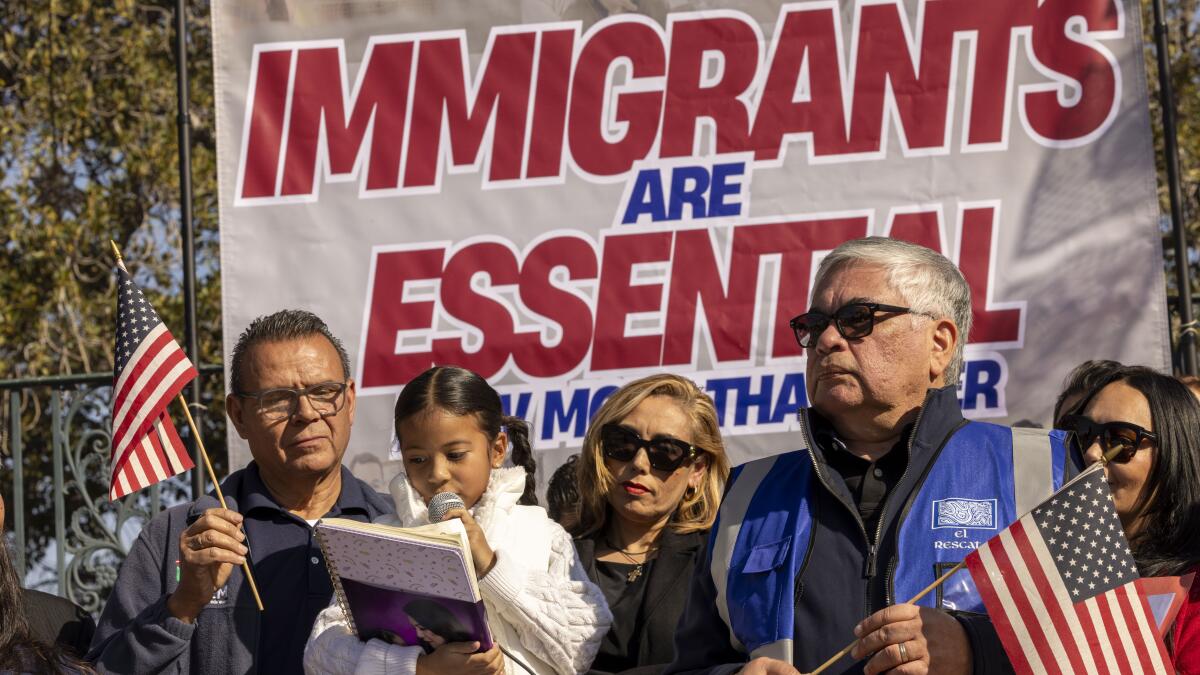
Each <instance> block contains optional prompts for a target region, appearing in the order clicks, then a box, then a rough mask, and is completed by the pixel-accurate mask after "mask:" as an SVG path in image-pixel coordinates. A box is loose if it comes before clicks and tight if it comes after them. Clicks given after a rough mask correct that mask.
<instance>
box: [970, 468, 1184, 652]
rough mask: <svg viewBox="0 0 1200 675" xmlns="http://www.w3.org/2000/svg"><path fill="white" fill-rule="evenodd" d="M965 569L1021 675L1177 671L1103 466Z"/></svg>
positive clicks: (1008, 531) (1000, 538)
mask: <svg viewBox="0 0 1200 675" xmlns="http://www.w3.org/2000/svg"><path fill="white" fill-rule="evenodd" d="M966 563H967V568H968V569H969V570H970V572H971V577H972V578H973V579H974V580H975V585H976V586H977V587H978V588H979V591H980V594H981V595H982V597H983V601H984V604H985V605H986V606H987V609H988V614H990V615H991V617H992V621H993V623H994V624H995V626H996V631H997V632H998V633H999V634H1000V640H1001V642H1002V643H1003V644H1004V649H1005V651H1006V652H1008V656H1009V658H1010V659H1011V660H1012V663H1013V667H1014V669H1015V670H1016V672H1018V673H1063V674H1064V675H1067V674H1070V673H1170V672H1173V670H1172V669H1171V660H1170V657H1168V655H1167V652H1166V649H1165V648H1164V647H1163V643H1162V639H1161V638H1160V637H1159V634H1158V631H1157V629H1156V627H1155V625H1156V624H1155V621H1154V617H1153V615H1152V614H1151V612H1150V607H1149V605H1148V604H1147V603H1146V601H1145V599H1144V598H1143V597H1142V595H1141V593H1140V592H1139V591H1138V587H1137V584H1136V583H1135V582H1136V581H1137V579H1138V571H1137V565H1136V564H1135V563H1134V560H1133V555H1132V554H1131V553H1130V551H1129V544H1128V542H1127V541H1126V539H1125V534H1124V532H1123V531H1122V530H1121V521H1120V519H1119V518H1118V517H1117V512H1116V509H1115V508H1114V506H1113V501H1112V493H1111V492H1110V491H1109V489H1108V484H1107V483H1106V482H1105V479H1104V471H1103V468H1102V467H1101V466H1100V465H1099V464H1096V465H1094V466H1092V467H1090V468H1088V469H1087V470H1086V471H1084V472H1083V473H1082V474H1080V475H1079V476H1077V477H1076V478H1075V479H1074V480H1072V481H1071V482H1070V483H1068V484H1067V485H1065V486H1063V488H1062V489H1061V490H1059V491H1058V492H1057V493H1055V494H1054V495H1053V496H1052V497H1050V499H1049V500H1047V501H1046V502H1044V503H1043V504H1042V505H1041V506H1039V507H1037V508H1036V509H1034V510H1033V511H1032V512H1031V513H1029V514H1027V515H1026V516H1024V517H1023V518H1021V519H1020V520H1018V521H1017V522H1015V523H1013V524H1012V525H1011V526H1009V527H1008V528H1007V529H1005V530H1004V531H1002V532H1001V533H1000V534H998V535H996V536H995V537H992V538H991V539H990V540H988V541H987V543H985V544H984V545H983V546H980V547H979V549H978V550H976V551H974V552H972V553H971V554H970V555H969V556H967V560H966Z"/></svg>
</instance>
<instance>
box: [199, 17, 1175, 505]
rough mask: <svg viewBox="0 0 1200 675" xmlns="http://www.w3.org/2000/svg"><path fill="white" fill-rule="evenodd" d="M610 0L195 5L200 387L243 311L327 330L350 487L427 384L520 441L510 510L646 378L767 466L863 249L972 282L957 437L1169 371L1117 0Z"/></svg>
mask: <svg viewBox="0 0 1200 675" xmlns="http://www.w3.org/2000/svg"><path fill="white" fill-rule="evenodd" d="M610 4H611V5H614V6H615V5H616V4H617V3H610V2H606V1H605V0H522V1H519V2H518V1H516V0H514V1H512V2H500V1H498V0H497V1H493V2H480V1H478V0H474V1H468V0H436V1H435V0H409V1H399V2H375V1H370V2H368V1H365V0H363V1H353V2H328V1H327V0H286V1H284V0H278V1H274V2H267V3H254V4H251V3H242V2H235V1H232V0H218V1H216V2H214V3H213V19H214V31H215V47H216V48H215V60H216V83H217V107H218V109H217V115H218V120H217V121H218V157H219V180H220V202H221V265H222V267H221V271H222V288H223V292H224V308H223V312H224V339H225V355H226V363H228V362H229V354H230V352H231V349H232V346H233V344H234V341H235V340H236V338H237V336H238V334H239V333H240V332H241V331H242V330H244V328H245V327H246V326H247V324H248V323H249V322H250V321H251V320H252V319H253V318H254V317H256V316H259V315H262V314H267V313H270V312H273V311H276V310H278V309H282V308H287V307H299V308H305V309H309V310H311V311H313V312H315V313H317V314H318V315H320V316H321V317H323V318H324V319H325V320H326V321H328V322H329V324H330V326H331V327H332V329H333V331H334V333H336V334H337V335H338V336H340V337H341V338H342V339H343V340H344V341H345V343H346V345H347V347H348V349H349V350H350V352H351V357H352V359H353V362H354V364H355V373H354V377H355V379H356V381H357V382H358V386H359V399H358V402H359V403H358V417H357V421H356V423H355V430H354V434H353V439H352V441H351V446H350V450H349V451H348V453H347V464H348V465H350V466H351V467H352V468H353V469H354V470H355V471H356V473H358V475H360V476H362V477H363V478H365V479H368V480H371V481H373V482H375V483H376V484H377V485H380V486H382V485H383V484H384V483H385V482H386V480H387V478H389V477H390V476H391V475H392V474H393V473H394V472H395V471H396V467H395V466H393V465H390V464H389V462H390V461H393V458H390V457H389V446H390V441H391V431H390V429H391V410H392V404H393V401H394V398H395V394H396V393H397V392H398V391H399V390H400V389H401V387H403V385H404V383H405V382H407V381H408V380H409V379H411V378H412V377H413V376H414V375H416V374H417V373H420V372H421V371H423V370H425V369H426V368H428V367H430V366H432V365H434V364H457V365H461V366H464V367H467V368H471V369H472V370H475V371H476V372H479V373H480V374H482V375H484V376H486V377H487V378H488V379H489V380H490V381H491V382H492V383H493V384H494V385H496V387H497V388H498V390H499V391H501V393H502V394H503V396H504V400H505V404H506V405H507V406H508V407H509V409H510V411H511V412H513V413H515V414H518V415H520V416H522V417H524V418H525V419H527V420H529V421H530V423H531V424H532V427H533V436H534V443H535V446H536V448H537V449H539V450H540V451H541V452H540V460H541V462H542V467H544V469H545V471H539V473H540V474H541V475H539V477H538V478H539V482H540V483H541V484H542V485H544V484H545V481H546V478H547V476H548V475H549V470H550V469H552V468H553V467H554V466H556V465H557V464H558V463H559V462H561V461H562V460H563V459H564V458H565V457H566V456H567V455H568V454H570V453H572V452H575V451H577V448H578V444H579V442H580V439H581V438H582V435H583V431H584V428H585V425H586V423H587V420H588V418H589V416H590V415H591V413H592V412H594V411H595V410H596V408H597V407H598V405H599V404H600V402H601V401H602V400H603V399H604V397H605V396H607V395H608V394H609V393H610V392H611V391H612V390H613V389H614V388H615V387H616V386H617V385H619V384H620V383H621V382H623V381H627V380H628V379H630V378H633V377H637V376H640V375H643V374H646V373H651V372H659V371H673V372H680V373H686V374H688V375H689V376H690V377H692V378H693V379H694V380H695V381H696V382H698V383H699V384H700V385H701V386H703V387H704V388H706V389H707V390H708V391H709V393H710V394H711V395H712V396H713V399H714V400H715V402H716V404H717V407H718V409H719V411H720V412H721V415H722V425H723V428H724V429H725V431H726V433H727V434H728V436H727V437H728V440H729V446H730V453H731V455H732V458H733V459H734V461H735V462H740V461H743V460H746V459H748V458H750V457H752V456H757V455H762V454H766V453H772V452H777V451H780V450H784V449H789V448H791V447H793V446H794V445H795V443H796V439H795V437H794V435H793V434H792V433H790V432H792V431H793V429H794V422H793V419H794V416H793V414H792V413H793V412H794V411H795V410H796V408H797V407H800V406H804V405H806V395H805V386H804V374H803V373H804V355H803V353H802V350H800V348H799V347H798V346H797V345H796V342H795V340H794V338H793V337H792V334H791V331H790V329H789V327H788V320H789V319H790V318H791V317H793V316H795V315H797V314H800V313H802V312H804V311H805V310H806V309H807V305H808V299H809V295H810V291H811V288H810V285H811V278H812V275H813V272H814V271H815V268H816V264H817V263H818V262H819V261H820V258H821V256H822V255H823V254H824V253H826V252H827V251H828V250H830V249H832V248H833V247H835V246H836V245H837V244H839V243H840V242H842V241H845V240H847V239H851V238H855V237H861V236H864V235H868V234H881V235H887V236H892V237H898V238H903V239H907V240H911V241H915V242H918V243H921V244H924V245H927V246H930V247H931V248H934V249H937V250H940V251H942V252H943V253H944V254H946V255H947V256H948V257H949V258H951V259H952V260H954V261H955V262H956V263H957V264H958V265H959V267H960V268H961V269H962V271H963V273H964V275H965V276H966V278H967V280H968V282H969V283H970V284H971V288H972V293H973V301H974V307H975V327H974V329H973V330H972V333H971V336H970V343H969V345H968V347H967V364H966V368H965V369H964V373H963V380H962V382H961V384H960V397H961V399H962V406H963V410H964V412H965V413H966V414H967V416H969V417H975V418H989V419H995V420H998V421H1005V420H1007V421H1016V420H1021V419H1030V420H1034V421H1036V422H1039V423H1045V422H1047V421H1048V419H1049V416H1050V407H1051V405H1052V403H1053V400H1054V398H1055V396H1056V395H1057V393H1058V389H1059V386H1060V384H1061V381H1062V379H1063V377H1064V376H1065V374H1066V373H1067V372H1068V371H1069V370H1070V369H1071V368H1072V367H1073V366H1075V365H1076V364H1078V363H1079V362H1081V361H1083V360H1085V359H1089V358H1113V359H1117V360H1120V361H1124V362H1128V363H1141V364H1148V365H1150V366H1154V367H1165V366H1166V365H1167V363H1168V354H1169V341H1168V336H1167V325H1168V319H1167V310H1166V299H1165V289H1164V282H1163V272H1162V251H1161V245H1160V241H1159V237H1160V231H1159V214H1158V207H1157V200H1156V196H1155V174H1154V164H1153V154H1152V153H1153V150H1152V144H1151V135H1150V123H1149V117H1148V106H1147V100H1146V86H1145V81H1144V77H1145V75H1144V66H1143V62H1142V47H1141V39H1140V36H1141V27H1140V25H1139V14H1138V11H1139V9H1138V6H1137V4H1136V3H1132V2H1122V0H1042V1H1041V2H1038V1H1037V0H997V1H992V2H979V1H978V0H925V1H913V2H901V1H897V0H860V1H859V2H852V1H850V0H845V1H843V2H841V3H840V4H839V3H837V2H833V1H832V0H815V1H812V2H799V3H788V4H782V3H777V2H768V1H765V0H764V1H754V0H743V1H741V2H716V1H715V0H714V1H711V2H706V1H703V0H698V1H696V2H688V1H677V0H666V1H664V0H657V1H654V2H650V1H638V2H635V3H634V4H636V5H637V6H638V7H639V10H640V11H639V12H636V13H620V14H617V13H612V14H610V13H609V10H608V7H609V5H610ZM231 436H232V435H231ZM248 459H249V454H248V450H247V449H246V448H245V447H244V445H242V444H241V442H240V441H239V440H237V439H231V445H230V464H231V466H232V467H239V466H242V465H243V464H244V463H245V462H246V461H248Z"/></svg>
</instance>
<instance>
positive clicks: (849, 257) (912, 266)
mask: <svg viewBox="0 0 1200 675" xmlns="http://www.w3.org/2000/svg"><path fill="white" fill-rule="evenodd" d="M852 264H860V265H873V266H876V267H881V268H883V270H884V274H886V275H887V281H888V284H889V285H890V286H891V287H892V289H893V290H895V291H896V292H897V293H899V294H900V296H901V297H903V298H904V302H905V303H906V304H907V305H908V306H909V307H911V308H912V311H913V312H914V313H921V314H927V315H930V316H933V317H935V318H936V319H939V320H940V319H950V320H951V321H953V322H954V325H955V326H958V345H957V346H956V347H955V350H954V358H953V359H951V360H950V364H949V365H948V366H947V367H946V384H948V385H950V384H954V385H957V384H958V378H959V375H960V374H961V373H962V367H963V347H965V346H966V344H967V336H968V335H969V334H970V333H971V287H970V286H968V285H967V280H966V279H965V278H964V277H963V275H962V272H960V271H959V269H958V267H956V266H955V265H954V263H952V262H950V260H948V259H947V258H946V256H944V255H942V254H941V253H938V252H937V251H934V250H931V249H928V248H925V247H924V246H919V245H917V244H912V243H909V242H907V241H902V240H900V239H892V238H890V237H865V238H863V239H852V240H850V241H847V242H845V243H843V244H842V245H841V246H838V247H837V248H835V249H833V251H832V252H830V253H829V255H827V256H825V259H824V260H822V261H821V266H820V267H818V268H817V278H816V280H815V281H814V282H813V288H814V289H817V288H820V287H821V286H823V285H824V283H825V280H826V279H828V278H829V275H830V274H832V273H833V272H834V271H836V270H838V269H841V268H843V267H846V266H847V265H852ZM831 309H836V308H831Z"/></svg>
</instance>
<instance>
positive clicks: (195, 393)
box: [175, 0, 204, 499]
mask: <svg viewBox="0 0 1200 675" xmlns="http://www.w3.org/2000/svg"><path fill="white" fill-rule="evenodd" d="M184 4H185V0H175V89H176V92H177V94H178V99H179V110H178V113H177V114H176V116H175V122H176V126H177V127H178V128H179V192H180V199H179V219H180V230H181V232H180V238H181V239H182V242H183V246H182V248H183V251H182V253H183V333H184V341H185V342H186V343H187V344H186V349H187V355H188V358H190V359H191V360H192V363H200V341H199V339H198V338H197V337H196V252H195V233H194V232H193V224H192V123H191V119H190V118H189V115H188V111H189V110H190V109H191V108H190V104H189V101H188V99H189V95H188V73H187V65H188V59H187V9H186V8H185V7H184ZM186 398H187V400H188V404H189V405H191V406H192V407H193V408H196V409H197V410H198V409H199V408H200V380H199V378H197V379H195V380H192V383H191V384H190V385H188V393H187V397H186ZM187 440H188V450H189V451H190V452H191V453H192V457H193V459H194V460H195V462H196V468H195V469H192V499H197V498H199V497H200V495H202V494H204V472H203V471H202V470H201V469H200V467H202V466H204V460H203V458H201V457H200V445H199V444H198V443H197V442H196V439H195V438H192V435H191V434H188V439H187Z"/></svg>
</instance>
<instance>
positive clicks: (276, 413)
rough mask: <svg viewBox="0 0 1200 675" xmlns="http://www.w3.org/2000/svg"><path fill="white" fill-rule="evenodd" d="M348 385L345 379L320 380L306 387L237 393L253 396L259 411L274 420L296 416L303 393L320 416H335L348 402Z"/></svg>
mask: <svg viewBox="0 0 1200 675" xmlns="http://www.w3.org/2000/svg"><path fill="white" fill-rule="evenodd" d="M346 386H347V385H346V383H345V382H318V383H316V384H310V385H309V386H307V387H304V388H303V389H292V388H289V387H279V388H277V389H263V390H262V391H251V392H246V393H245V394H238V396H239V397H241V398H245V399H253V400H254V401H255V402H257V404H258V407H257V409H256V412H257V413H258V414H259V415H261V416H262V417H263V419H265V420H267V421H269V422H274V421H278V420H282V419H287V418H289V417H291V416H292V415H295V414H296V411H297V410H299V409H300V397H301V396H303V397H305V398H307V399H308V404H309V405H311V406H312V409H313V410H314V411H315V412H316V413H317V414H318V415H320V416H321V417H327V416H329V415H336V414H337V413H338V412H339V411H341V409H342V406H344V405H346Z"/></svg>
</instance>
